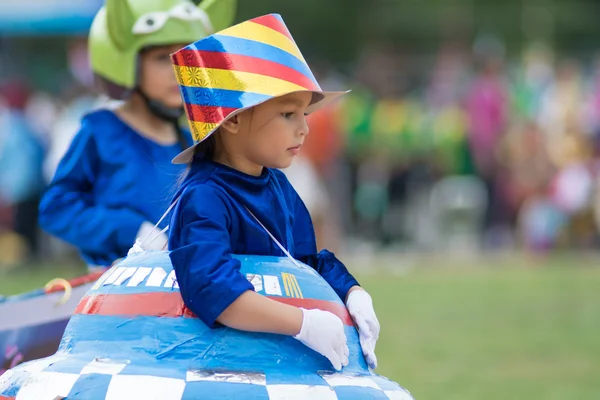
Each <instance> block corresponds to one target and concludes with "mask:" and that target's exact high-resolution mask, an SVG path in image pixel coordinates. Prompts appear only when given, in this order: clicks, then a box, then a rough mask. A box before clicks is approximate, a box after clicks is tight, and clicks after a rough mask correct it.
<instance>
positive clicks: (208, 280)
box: [169, 159, 358, 327]
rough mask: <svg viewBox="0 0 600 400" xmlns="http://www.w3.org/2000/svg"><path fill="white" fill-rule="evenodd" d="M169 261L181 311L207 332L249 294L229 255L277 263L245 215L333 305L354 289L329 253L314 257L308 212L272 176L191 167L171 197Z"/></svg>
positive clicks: (203, 164) (204, 164) (280, 177)
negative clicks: (333, 298)
mask: <svg viewBox="0 0 600 400" xmlns="http://www.w3.org/2000/svg"><path fill="white" fill-rule="evenodd" d="M176 197H178V198H179V200H178V204H177V206H176V207H175V211H174V213H173V216H172V219H171V227H170V233H169V248H170V250H171V253H170V257H171V261H172V263H173V268H174V269H175V273H176V275H177V280H178V283H179V287H180V290H181V294H182V296H183V300H184V301H185V303H186V305H187V306H188V307H189V308H190V309H191V310H192V311H193V312H194V313H195V314H196V315H197V316H198V317H199V318H200V319H201V320H202V321H203V322H204V323H205V324H207V325H208V326H211V327H214V326H216V323H215V321H216V319H217V317H218V316H219V315H221V313H222V312H223V311H224V310H225V309H226V308H227V307H228V306H229V305H230V304H231V303H233V302H234V301H235V300H236V299H237V298H238V297H239V296H240V295H241V294H242V293H244V292H245V291H247V290H254V287H253V286H252V284H251V283H250V282H248V280H247V279H246V278H245V277H244V276H243V275H242V274H241V273H240V266H241V265H240V261H239V260H236V259H233V258H232V256H231V255H232V254H252V255H268V256H284V254H283V252H282V251H281V250H280V249H279V247H277V245H276V244H275V243H274V242H273V240H272V239H271V238H270V237H269V235H268V233H267V232H265V230H264V229H263V228H262V227H261V226H260V225H259V223H258V222H257V221H256V220H255V219H254V217H252V215H251V214H250V213H249V212H248V210H247V209H246V207H247V208H248V209H249V210H251V211H252V213H253V214H254V215H255V216H256V218H258V220H259V221H260V222H261V223H262V224H263V225H265V227H266V228H267V229H268V230H269V231H270V232H271V233H272V234H273V235H274V236H275V237H276V238H277V240H278V241H279V242H280V243H281V244H282V245H283V246H284V247H285V248H286V249H287V250H288V251H289V252H290V254H291V255H292V256H293V257H294V258H296V259H298V260H300V261H302V262H304V263H306V264H308V265H309V266H311V267H313V268H314V269H315V270H316V271H317V272H318V273H319V274H321V276H323V278H324V279H325V280H326V281H327V282H328V283H329V284H330V285H331V287H332V288H333V289H334V290H335V291H336V293H337V294H338V295H339V296H340V298H342V299H345V297H346V294H347V292H348V290H349V289H350V288H351V287H352V286H354V285H358V282H357V281H356V280H355V279H354V277H352V275H351V274H350V273H349V272H348V270H347V269H346V267H345V266H344V264H342V263H341V262H340V261H338V260H337V258H336V257H335V256H334V255H333V253H331V252H329V251H327V250H323V251H321V252H320V253H317V247H316V241H315V234H314V228H313V225H312V221H311V219H310V216H309V213H308V210H307V209H306V207H305V206H304V203H303V202H302V200H301V199H300V197H299V196H298V194H297V193H296V191H295V190H294V188H293V187H292V186H291V184H290V183H289V182H288V180H287V178H286V177H285V175H284V174H283V173H282V172H281V171H278V170H272V169H268V168H264V169H263V173H262V175H261V176H258V177H256V176H250V175H247V174H244V173H242V172H239V171H237V170H235V169H232V168H229V167H227V166H224V165H222V164H218V163H216V162H213V161H208V160H200V159H196V160H194V162H193V163H192V167H191V169H190V172H189V174H188V176H187V177H186V179H185V181H184V183H183V184H182V186H181V188H180V190H179V193H178V194H177V196H176Z"/></svg>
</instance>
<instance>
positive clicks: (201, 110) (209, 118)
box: [185, 104, 237, 124]
mask: <svg viewBox="0 0 600 400" xmlns="http://www.w3.org/2000/svg"><path fill="white" fill-rule="evenodd" d="M185 108H186V111H187V116H188V118H189V119H190V120H191V121H196V122H210V123H216V124H218V123H220V122H222V121H223V120H224V119H225V118H227V116H228V115H229V114H231V113H232V112H234V111H236V110H237V108H230V107H219V106H201V105H197V104H186V105H185Z"/></svg>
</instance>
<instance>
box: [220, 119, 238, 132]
mask: <svg viewBox="0 0 600 400" xmlns="http://www.w3.org/2000/svg"><path fill="white" fill-rule="evenodd" d="M221 126H222V127H223V128H225V129H226V130H227V131H229V132H231V133H238V132H239V131H240V119H239V118H238V116H237V115H234V116H233V117H231V118H229V119H228V120H227V121H225V122H223V125H221Z"/></svg>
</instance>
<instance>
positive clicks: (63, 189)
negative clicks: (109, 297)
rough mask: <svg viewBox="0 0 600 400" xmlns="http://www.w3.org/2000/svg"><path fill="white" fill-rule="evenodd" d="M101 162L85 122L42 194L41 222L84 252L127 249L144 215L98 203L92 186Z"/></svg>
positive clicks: (102, 252) (45, 228)
mask: <svg viewBox="0 0 600 400" xmlns="http://www.w3.org/2000/svg"><path fill="white" fill-rule="evenodd" d="M99 163H100V158H99V156H98V150H97V146H96V142H95V140H94V137H93V135H92V134H91V133H90V132H89V128H86V127H85V126H84V127H82V129H81V131H80V132H79V133H78V134H77V135H76V136H75V138H74V139H73V142H72V143H71V145H70V147H69V149H68V150H67V152H66V154H65V155H64V157H63V158H62V160H61V162H60V163H59V165H58V168H57V170H56V174H55V176H54V179H53V180H52V183H51V184H50V186H49V187H48V189H47V190H46V192H45V193H44V196H43V197H42V200H41V202H40V216H39V223H40V226H41V227H42V228H43V229H44V230H46V231H47V232H49V233H51V234H53V235H55V236H57V237H59V238H61V239H63V240H65V241H67V242H69V243H71V244H73V245H74V246H76V247H78V248H79V249H81V250H82V251H84V252H87V253H92V254H110V253H117V254H119V253H123V252H125V253H126V251H127V249H129V247H131V246H132V245H133V242H134V241H135V235H136V234H137V231H138V230H139V228H140V226H141V224H142V222H144V220H145V218H144V217H143V216H142V215H141V214H139V213H137V212H136V211H135V210H132V209H128V208H109V207H106V206H103V205H100V204H96V203H95V201H94V196H93V190H94V187H95V185H96V183H97V182H96V175H97V171H98V168H99ZM122 255H123V256H124V255H125V254H122Z"/></svg>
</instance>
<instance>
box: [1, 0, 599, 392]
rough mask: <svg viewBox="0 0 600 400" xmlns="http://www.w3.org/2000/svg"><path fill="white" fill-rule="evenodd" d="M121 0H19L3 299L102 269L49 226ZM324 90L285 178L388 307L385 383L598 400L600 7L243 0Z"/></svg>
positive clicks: (5, 32)
mask: <svg viewBox="0 0 600 400" xmlns="http://www.w3.org/2000/svg"><path fill="white" fill-rule="evenodd" d="M101 5H102V0H79V1H71V0H1V1H0V295H10V294H15V293H19V292H21V291H24V290H29V289H33V288H35V287H38V286H41V285H43V284H44V283H45V282H47V281H48V280H49V279H51V278H53V277H56V276H61V277H72V276H75V275H77V274H81V273H83V271H84V267H83V265H82V264H81V263H80V262H79V261H78V256H77V254H76V252H75V251H74V250H73V249H72V248H70V247H69V246H67V245H66V244H64V243H61V242H59V241H57V240H56V239H53V238H50V237H49V236H47V235H45V234H43V233H42V232H41V231H40V230H39V228H38V226H37V207H38V202H39V198H40V196H41V194H42V193H43V191H44V189H45V187H46V185H47V184H48V182H49V181H50V180H51V179H52V176H53V174H54V170H55V168H56V166H57V164H58V162H59V160H60V158H61V157H62V155H63V153H64V151H65V150H66V148H67V147H68V145H69V143H70V141H71V139H72V137H73V135H74V134H75V132H76V131H77V129H78V126H79V119H80V118H81V116H82V115H83V114H84V113H86V112H88V111H90V110H92V109H93V108H97V107H102V105H103V103H104V101H105V100H104V99H103V98H102V97H100V96H98V95H97V93H96V91H95V90H94V87H93V76H92V73H91V71H90V69H89V65H88V58H87V43H86V34H87V30H88V29H89V26H90V24H91V21H92V19H93V16H94V14H95V13H96V11H97V10H98V9H99V8H100V7H101ZM271 12H278V13H280V14H282V16H283V17H284V19H285V20H286V23H287V25H288V27H289V29H290V31H291V32H292V34H293V35H294V37H295V39H296V41H297V42H298V45H299V47H300V48H301V49H302V51H303V53H304V55H305V57H306V58H307V60H308V61H309V64H310V65H311V67H312V68H313V71H314V72H315V75H316V76H317V79H318V80H319V81H320V82H321V86H322V87H323V88H324V89H338V90H339V89H346V88H349V89H352V92H351V93H350V94H349V95H348V96H347V97H346V98H345V100H344V101H342V102H339V103H338V104H337V105H336V106H335V107H331V108H329V109H327V110H326V111H324V112H320V113H318V114H315V115H314V116H311V117H310V126H311V135H310V136H309V139H308V141H307V145H306V146H304V147H303V153H302V154H301V156H299V158H298V159H297V160H296V162H295V163H294V165H293V166H292V167H291V168H289V169H288V170H287V171H286V173H287V174H288V177H289V178H290V180H291V181H292V183H293V184H294V186H295V187H296V188H297V190H298V192H299V193H300V195H301V197H302V198H303V199H304V201H305V203H306V204H307V207H308V208H309V211H310V212H311V214H312V216H313V219H314V223H315V228H316V231H317V235H318V241H319V246H320V247H326V248H328V249H331V250H333V251H335V252H337V253H338V255H339V256H340V258H341V259H342V260H344V261H345V262H346V263H347V264H348V265H349V267H350V268H351V269H352V270H353V271H355V272H356V275H358V276H359V277H360V278H361V281H362V282H363V285H364V286H365V287H366V288H367V290H369V291H370V292H371V294H372V295H373V298H374V301H375V303H376V304H375V306H376V310H377V311H378V313H379V317H380V320H381V324H382V335H381V339H380V342H379V345H378V354H379V357H380V371H379V372H380V373H382V374H384V375H387V376H389V377H390V378H392V379H394V380H397V381H398V382H399V383H401V384H402V385H403V386H405V387H407V388H408V389H409V390H411V391H412V392H413V394H414V395H415V397H416V398H417V399H442V398H443V399H446V400H449V399H462V400H465V399H484V398H485V399H505V398H513V399H565V398H574V399H598V398H600V381H599V380H598V379H597V378H598V376H599V374H600V341H598V340H597V337H596V335H595V333H596V332H598V330H599V329H600V314H599V313H598V312H597V308H596V306H597V305H598V304H600V291H599V290H598V287H599V285H600V269H599V268H598V262H599V261H600V257H598V248H599V245H600V235H599V233H600V24H598V18H597V16H598V15H600V3H599V2H596V1H592V0H569V1H567V0H534V1H517V0H365V1H361V2H359V1H357V0H304V1H296V2H292V1H286V2H283V1H276V0H240V6H239V12H238V18H237V19H238V21H243V20H245V19H248V18H252V17H255V16H258V15H262V14H266V13H271Z"/></svg>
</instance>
